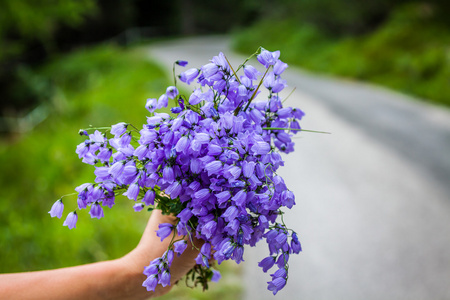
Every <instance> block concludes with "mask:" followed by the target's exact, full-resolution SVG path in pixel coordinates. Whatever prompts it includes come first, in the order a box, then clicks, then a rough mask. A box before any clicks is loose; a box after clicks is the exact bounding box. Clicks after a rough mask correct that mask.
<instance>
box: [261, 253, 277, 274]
mask: <svg viewBox="0 0 450 300" xmlns="http://www.w3.org/2000/svg"><path fill="white" fill-rule="evenodd" d="M274 264H275V257H273V256H269V257H266V258H264V259H263V260H262V261H260V262H259V263H258V266H259V267H261V268H262V269H263V272H264V273H266V272H267V270H269V269H270V268H272V267H273V265H274Z"/></svg>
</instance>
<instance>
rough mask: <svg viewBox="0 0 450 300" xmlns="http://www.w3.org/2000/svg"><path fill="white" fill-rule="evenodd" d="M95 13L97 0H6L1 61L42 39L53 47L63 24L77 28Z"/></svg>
mask: <svg viewBox="0 0 450 300" xmlns="http://www.w3.org/2000/svg"><path fill="white" fill-rule="evenodd" d="M95 11H96V6H95V1H94V0H65V1H53V0H39V1H36V0H3V1H2V4H1V9H0V42H1V44H2V47H1V48H0V60H3V59H5V57H8V56H11V55H18V54H20V52H21V51H24V50H25V49H24V47H25V46H26V43H27V42H29V41H33V40H39V41H41V42H43V44H44V45H45V46H47V47H51V43H52V42H53V34H54V33H55V31H56V30H57V28H58V27H59V26H60V25H67V26H77V25H80V24H81V23H82V21H83V18H84V17H85V16H86V15H91V14H93V13H94V12H95Z"/></svg>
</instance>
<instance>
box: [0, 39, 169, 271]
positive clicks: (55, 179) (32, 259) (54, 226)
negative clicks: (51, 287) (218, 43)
mask: <svg viewBox="0 0 450 300" xmlns="http://www.w3.org/2000/svg"><path fill="white" fill-rule="evenodd" d="M37 73H38V74H39V76H43V77H45V78H49V79H50V80H51V81H53V82H54V84H55V85H56V86H57V91H58V92H57V93H56V95H55V97H54V98H53V99H52V103H51V105H49V107H50V108H51V114H50V117H49V118H48V119H46V120H45V121H44V122H43V123H41V124H39V126H37V127H36V128H35V129H34V130H33V131H32V132H29V133H27V134H25V135H22V136H14V137H12V139H10V140H7V141H2V143H1V144H0V164H1V166H2V172H1V174H0V176H1V179H0V182H1V189H0V190H1V192H0V198H1V199H2V202H1V204H0V244H1V245H2V250H1V254H2V255H1V256H0V272H16V271H29V270H38V269H47V268H56V267H64V266H68V265H76V264H82V263H88V262H92V261H97V260H102V259H111V258H116V257H119V256H121V255H123V254H125V253H126V252H128V251H129V250H131V249H132V248H133V247H134V246H135V245H136V243H137V242H138V241H139V238H140V235H141V233H142V230H143V228H144V226H145V223H146V220H147V218H148V215H146V214H145V213H141V214H139V217H138V218H136V216H135V214H134V212H133V211H132V209H131V206H132V203H130V202H129V200H127V199H125V198H121V199H118V201H117V202H118V203H117V206H118V207H115V208H114V209H111V210H109V209H106V211H105V215H106V217H105V218H104V219H102V220H97V219H91V218H90V216H89V215H88V214H87V211H83V212H80V213H79V222H78V228H77V229H74V230H68V229H67V227H63V226H62V223H63V220H59V219H56V218H53V219H52V218H50V216H49V214H48V211H49V210H50V208H51V206H52V203H53V202H54V201H55V200H56V199H58V198H59V197H60V196H61V195H64V194H69V193H72V192H73V189H74V187H76V186H78V185H80V184H82V183H84V182H91V181H93V179H94V178H93V167H92V166H89V165H84V164H82V163H81V161H80V160H79V159H78V157H77V155H76V154H75V152H74V151H75V147H76V145H77V144H79V143H80V142H82V141H83V138H82V137H80V136H79V135H78V134H77V133H78V130H79V129H80V128H83V127H87V126H88V125H90V124H92V125H94V126H104V125H106V126H108V125H111V124H115V123H117V122H119V121H123V120H127V121H130V122H133V123H135V124H142V123H143V122H145V116H146V110H145V108H144V105H145V100H146V98H148V97H157V96H159V94H161V92H162V91H165V87H166V85H167V81H166V77H165V75H164V74H163V73H162V71H161V70H159V69H158V68H157V67H156V66H155V65H153V64H151V63H149V62H147V61H145V60H144V59H143V58H142V57H141V54H139V53H136V52H125V51H122V50H119V49H116V48H114V47H107V46H103V47H98V48H95V49H85V50H80V51H77V52H76V53H74V54H71V55H68V56H64V57H61V58H59V59H56V60H55V61H53V62H52V63H50V64H48V65H47V66H46V67H44V68H43V69H41V70H38V71H37ZM64 204H65V206H66V208H65V214H64V215H66V214H67V213H68V212H69V211H71V210H73V209H74V208H75V207H76V197H74V196H72V197H66V198H64Z"/></svg>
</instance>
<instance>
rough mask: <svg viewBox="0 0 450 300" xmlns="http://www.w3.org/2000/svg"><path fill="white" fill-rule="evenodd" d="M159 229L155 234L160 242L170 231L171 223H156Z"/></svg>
mask: <svg viewBox="0 0 450 300" xmlns="http://www.w3.org/2000/svg"><path fill="white" fill-rule="evenodd" d="M158 227H159V229H158V230H157V231H156V235H157V236H159V237H160V238H161V242H162V241H163V240H164V239H165V238H166V237H168V236H169V235H170V234H171V233H172V229H173V225H172V224H169V223H162V224H159V225H158Z"/></svg>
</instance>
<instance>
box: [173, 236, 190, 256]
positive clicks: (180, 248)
mask: <svg viewBox="0 0 450 300" xmlns="http://www.w3.org/2000/svg"><path fill="white" fill-rule="evenodd" d="M186 248H187V242H186V241H185V240H181V241H178V242H175V243H173V250H174V251H175V252H176V253H177V254H178V256H180V255H181V254H182V253H183V252H184V250H186Z"/></svg>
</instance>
